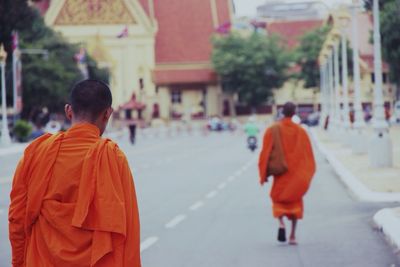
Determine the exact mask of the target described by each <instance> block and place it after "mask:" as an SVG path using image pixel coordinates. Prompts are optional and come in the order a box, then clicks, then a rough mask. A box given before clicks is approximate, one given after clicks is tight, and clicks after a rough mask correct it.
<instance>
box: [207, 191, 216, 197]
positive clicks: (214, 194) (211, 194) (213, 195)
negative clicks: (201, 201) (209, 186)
mask: <svg viewBox="0 0 400 267" xmlns="http://www.w3.org/2000/svg"><path fill="white" fill-rule="evenodd" d="M217 194H218V192H217V191H211V192H210V193H208V194H207V195H206V198H213V197H215V196H216V195H217Z"/></svg>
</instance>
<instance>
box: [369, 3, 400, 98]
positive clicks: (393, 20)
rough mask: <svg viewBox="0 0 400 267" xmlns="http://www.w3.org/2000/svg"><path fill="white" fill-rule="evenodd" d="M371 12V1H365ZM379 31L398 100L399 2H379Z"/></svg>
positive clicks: (399, 91) (399, 69)
mask: <svg viewBox="0 0 400 267" xmlns="http://www.w3.org/2000/svg"><path fill="white" fill-rule="evenodd" d="M365 6H366V8H367V9H369V10H371V8H372V0H367V1H365ZM380 19H381V20H380V30H381V37H382V52H383V59H384V60H385V61H386V62H387V63H388V64H389V67H390V78H391V81H393V82H395V83H396V85H397V93H396V98H397V99H400V31H399V29H400V1H399V0H385V1H382V0H381V1H380Z"/></svg>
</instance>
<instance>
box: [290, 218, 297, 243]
mask: <svg viewBox="0 0 400 267" xmlns="http://www.w3.org/2000/svg"><path fill="white" fill-rule="evenodd" d="M290 220H291V221H292V230H291V232H290V238H289V244H290V245H297V241H296V226H297V219H296V218H291V219H290Z"/></svg>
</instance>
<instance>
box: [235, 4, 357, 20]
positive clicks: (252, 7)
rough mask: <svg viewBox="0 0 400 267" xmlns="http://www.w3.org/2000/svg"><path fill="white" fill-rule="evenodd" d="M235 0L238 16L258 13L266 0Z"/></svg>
mask: <svg viewBox="0 0 400 267" xmlns="http://www.w3.org/2000/svg"><path fill="white" fill-rule="evenodd" d="M302 1H304V0H291V1H290V2H302ZM234 2H235V6H236V13H237V15H238V16H254V15H255V14H256V8H257V6H259V5H262V4H264V3H265V2H266V0H234ZM288 2H289V1H288ZM321 2H325V3H327V4H328V5H331V6H332V5H335V4H340V3H351V0H321Z"/></svg>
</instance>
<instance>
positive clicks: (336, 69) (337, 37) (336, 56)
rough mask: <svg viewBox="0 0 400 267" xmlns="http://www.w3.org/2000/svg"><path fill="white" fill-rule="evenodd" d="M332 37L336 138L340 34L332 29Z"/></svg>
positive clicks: (337, 128)
mask: <svg viewBox="0 0 400 267" xmlns="http://www.w3.org/2000/svg"><path fill="white" fill-rule="evenodd" d="M332 36H333V38H334V45H333V55H334V56H333V58H334V62H333V65H334V79H335V85H334V90H335V104H334V105H335V112H334V120H333V122H334V127H335V128H336V136H335V137H336V138H338V137H339V135H340V133H341V126H342V125H341V118H340V117H341V116H340V115H341V112H340V102H341V101H340V99H341V97H340V77H339V76H340V74H339V40H340V36H341V35H340V32H339V31H338V30H337V29H336V28H334V29H333V31H332Z"/></svg>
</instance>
